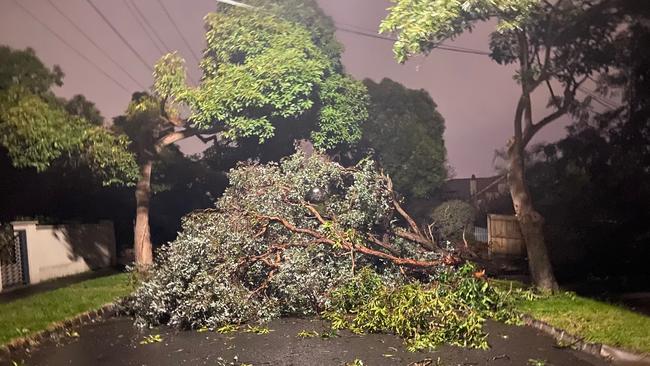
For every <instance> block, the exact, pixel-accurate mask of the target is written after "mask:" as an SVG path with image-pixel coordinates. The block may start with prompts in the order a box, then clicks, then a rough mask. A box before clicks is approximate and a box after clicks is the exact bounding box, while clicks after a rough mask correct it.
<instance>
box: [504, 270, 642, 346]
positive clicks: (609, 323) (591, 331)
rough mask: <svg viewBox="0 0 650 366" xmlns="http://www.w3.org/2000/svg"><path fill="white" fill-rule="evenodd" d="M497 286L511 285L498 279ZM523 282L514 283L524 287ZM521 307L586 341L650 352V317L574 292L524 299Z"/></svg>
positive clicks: (518, 305)
mask: <svg viewBox="0 0 650 366" xmlns="http://www.w3.org/2000/svg"><path fill="white" fill-rule="evenodd" d="M498 282H499V283H497V286H501V287H505V286H507V285H506V283H505V281H498ZM520 286H521V284H516V283H514V284H513V288H514V287H520ZM517 308H518V309H519V310H520V311H521V312H523V313H525V314H529V315H531V316H532V317H534V318H535V319H538V320H541V321H544V322H546V323H548V324H550V325H552V326H554V327H556V328H560V329H564V330H566V331H567V332H569V333H570V334H573V335H575V336H577V337H581V338H584V340H585V341H588V342H593V343H603V344H607V345H610V346H615V347H620V348H623V349H627V350H630V351H636V352H642V353H650V317H648V316H645V315H642V314H639V313H635V312H633V311H630V310H628V309H625V308H623V307H620V306H616V305H613V304H609V303H606V302H602V301H597V300H593V299H588V298H584V297H581V296H577V295H575V294H573V293H561V294H558V295H552V296H542V297H540V298H536V299H533V300H522V301H520V302H519V303H518V304H517Z"/></svg>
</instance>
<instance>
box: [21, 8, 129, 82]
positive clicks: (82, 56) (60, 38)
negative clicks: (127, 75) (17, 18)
mask: <svg viewBox="0 0 650 366" xmlns="http://www.w3.org/2000/svg"><path fill="white" fill-rule="evenodd" d="M13 2H14V3H15V4H16V5H18V6H19V7H20V8H21V9H23V11H25V12H26V13H27V15H29V16H30V17H31V18H32V19H34V20H35V21H36V22H37V23H39V24H40V25H41V26H43V27H44V28H45V29H47V30H48V31H49V32H50V33H51V34H52V35H53V36H55V37H56V38H57V39H58V40H59V41H61V42H62V43H63V44H65V45H66V46H68V47H69V48H70V49H71V50H73V51H74V52H75V53H76V54H77V55H78V56H79V57H81V58H83V59H84V60H86V62H88V63H89V64H90V65H92V66H93V67H95V68H96V69H97V70H98V71H99V72H101V73H102V74H103V75H104V76H106V77H107V78H108V79H110V80H112V81H113V82H114V83H115V85H117V86H119V87H120V88H121V89H122V90H124V91H125V92H127V93H131V91H129V89H128V88H127V87H126V86H124V85H123V84H122V83H120V82H119V81H117V80H116V79H115V78H114V77H113V76H111V75H110V74H109V73H107V72H106V71H104V70H103V69H102V68H101V67H99V65H97V64H96V63H95V62H93V60H91V59H89V58H88V56H86V55H84V54H83V53H82V52H81V51H79V50H78V49H76V48H75V47H74V46H73V45H72V44H71V43H69V42H68V41H66V40H65V38H63V37H62V36H61V35H60V34H58V33H56V32H55V31H54V30H53V29H52V28H50V27H49V26H48V25H47V24H45V23H44V22H43V21H41V20H40V19H39V18H38V17H37V16H36V15H35V14H34V13H32V12H31V11H30V10H29V9H27V8H26V7H25V6H23V5H22V4H21V3H20V2H19V1H18V0H13Z"/></svg>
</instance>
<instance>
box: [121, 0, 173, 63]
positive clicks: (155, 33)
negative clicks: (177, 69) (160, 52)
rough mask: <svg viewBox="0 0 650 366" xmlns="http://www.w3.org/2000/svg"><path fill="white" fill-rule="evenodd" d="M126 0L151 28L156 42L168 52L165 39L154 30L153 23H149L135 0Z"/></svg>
mask: <svg viewBox="0 0 650 366" xmlns="http://www.w3.org/2000/svg"><path fill="white" fill-rule="evenodd" d="M127 1H131V5H133V8H134V9H135V11H136V12H137V13H138V15H140V18H142V20H143V21H144V23H145V24H146V25H147V26H148V27H149V29H151V31H152V32H153V35H154V36H155V37H156V39H157V40H158V42H160V44H161V45H163V47H164V48H165V49H166V50H167V52H170V51H171V47H169V46H167V44H166V43H165V41H163V38H162V37H160V35H159V34H158V32H157V31H156V28H154V27H153V25H151V23H149V20H147V17H146V16H145V15H144V14H143V13H142V12H141V11H140V8H138V4H137V3H136V2H135V1H132V0H127Z"/></svg>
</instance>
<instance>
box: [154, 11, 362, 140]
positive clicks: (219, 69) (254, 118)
mask: <svg viewBox="0 0 650 366" xmlns="http://www.w3.org/2000/svg"><path fill="white" fill-rule="evenodd" d="M274 9H275V8H274V7H270V8H264V10H262V9H260V10H251V9H240V8H236V7H219V12H216V13H211V14H208V15H207V16H206V17H205V21H206V28H207V33H206V41H207V47H206V50H205V52H204V57H203V60H202V61H201V65H200V66H201V70H202V71H203V78H202V80H201V83H200V85H198V86H190V85H188V84H187V81H186V77H185V67H184V60H183V59H182V58H181V57H180V56H179V55H178V54H175V53H172V54H168V55H166V56H164V57H163V58H162V59H161V60H160V61H159V63H158V64H157V65H156V68H155V73H154V76H155V81H154V90H155V91H156V93H157V94H158V95H159V96H160V97H161V98H162V99H163V100H165V101H167V102H172V103H173V104H174V105H175V106H176V107H177V108H178V107H181V106H182V107H186V108H187V109H188V110H189V117H188V120H189V122H191V124H192V126H193V127H194V128H197V129H201V130H204V131H210V132H221V133H223V136H224V137H227V138H229V139H231V140H235V139H237V138H246V137H257V138H258V139H259V141H260V142H263V141H265V140H267V139H269V138H271V137H272V136H273V135H274V133H275V126H274V123H275V122H277V121H278V120H286V119H295V118H297V117H299V116H301V115H302V114H304V113H306V112H307V111H311V110H313V109H317V110H318V127H317V128H316V130H315V131H314V132H313V133H312V139H313V141H314V143H315V145H316V146H317V147H319V148H324V149H327V148H331V147H333V146H335V145H337V144H341V143H352V142H355V141H357V140H358V139H359V138H360V137H361V131H360V128H359V123H360V122H361V121H363V120H365V118H366V117H367V110H366V103H367V97H366V93H365V88H364V87H363V85H362V84H361V83H359V82H357V81H354V80H352V79H350V78H348V77H347V76H344V75H342V74H341V73H340V72H339V69H338V62H337V61H336V58H333V57H334V56H335V55H336V52H334V51H332V48H333V47H334V46H332V44H333V43H332V42H331V41H329V43H328V44H330V46H328V49H322V48H321V47H319V46H321V45H324V44H323V41H324V38H320V40H321V41H320V44H318V43H315V42H314V39H319V38H318V36H316V35H314V34H312V33H310V32H309V31H308V30H307V29H306V28H305V27H303V26H301V25H300V24H297V23H294V22H292V21H290V20H286V19H285V18H283V17H282V16H281V14H280V15H274V12H273V11H274ZM280 9H283V7H280ZM289 18H291V17H289ZM323 32H324V31H323ZM323 34H324V33H323ZM321 37H322V36H321ZM182 107H181V108H182Z"/></svg>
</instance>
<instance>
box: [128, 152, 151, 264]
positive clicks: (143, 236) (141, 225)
mask: <svg viewBox="0 0 650 366" xmlns="http://www.w3.org/2000/svg"><path fill="white" fill-rule="evenodd" d="M152 165H153V161H152V160H145V161H144V162H143V163H142V165H141V166H140V180H138V184H137V185H136V188H135V202H136V214H135V230H134V236H133V247H134V248H133V249H134V251H135V264H136V266H137V268H138V270H139V271H146V270H147V269H148V267H149V266H151V265H152V264H153V252H152V246H151V236H150V232H149V200H150V197H151V168H152Z"/></svg>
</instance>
